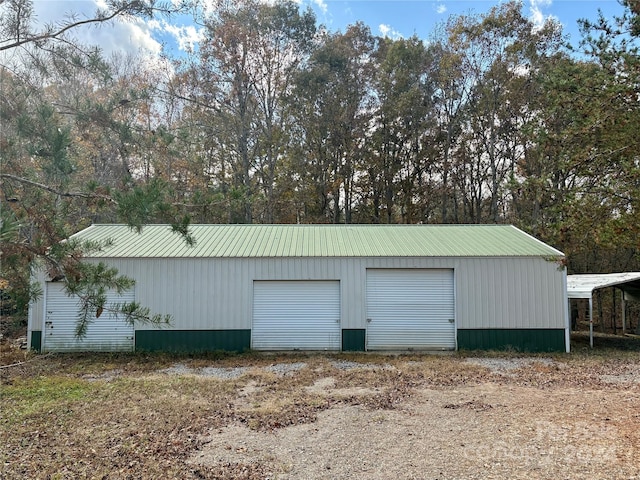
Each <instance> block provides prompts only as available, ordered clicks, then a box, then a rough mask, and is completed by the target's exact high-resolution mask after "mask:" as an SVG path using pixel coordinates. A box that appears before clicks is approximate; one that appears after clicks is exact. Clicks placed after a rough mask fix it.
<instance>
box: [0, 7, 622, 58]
mask: <svg viewBox="0 0 640 480" xmlns="http://www.w3.org/2000/svg"><path fill="white" fill-rule="evenodd" d="M174 1H175V0H174ZM204 1H205V2H206V1H211V0H204ZM265 1H269V0H265ZM297 1H298V2H299V3H300V4H301V7H303V8H304V7H306V6H311V7H312V8H313V10H314V12H315V13H316V16H317V19H318V23H320V24H324V25H326V26H327V27H328V29H329V30H330V31H338V30H340V31H344V30H345V29H346V28H347V26H348V25H350V24H353V23H355V22H357V21H362V22H364V23H365V24H367V25H369V27H370V28H371V32H372V33H373V34H374V35H386V36H389V37H391V38H398V37H405V38H407V37H410V36H411V35H414V34H416V35H418V36H419V37H420V38H423V39H428V37H429V36H430V35H431V34H432V33H433V32H434V30H435V28H436V26H437V25H438V23H441V22H444V21H446V19H447V18H448V16H449V15H461V14H469V13H485V12H488V11H489V10H490V9H491V8H492V7H494V6H496V5H498V4H499V2H498V1H486V0H437V1H434V0H297ZM103 3H104V0H35V2H34V4H35V12H36V14H37V16H38V19H39V21H40V22H42V23H60V22H61V21H63V20H64V19H65V17H66V16H68V15H69V14H71V13H74V14H76V17H77V18H79V19H81V18H84V17H88V16H91V15H92V14H93V12H94V11H95V9H96V7H97V6H100V5H101V4H103ZM523 5H524V13H525V15H527V16H528V17H530V18H531V19H532V20H533V21H534V22H542V21H544V19H546V18H548V17H550V16H551V17H554V18H555V19H556V20H558V21H559V22H560V23H562V25H563V26H564V31H565V33H566V34H568V35H570V38H571V41H572V42H573V43H577V41H578V39H579V33H578V27H577V20H578V19H579V18H588V19H592V20H595V19H596V18H597V15H598V9H602V11H603V13H604V14H605V16H606V17H611V16H612V15H614V14H620V13H621V12H622V11H623V9H622V7H621V6H620V5H619V4H618V2H617V1H616V0H599V1H595V0H523ZM1 14H2V7H1V6H0V15H1ZM75 35H76V37H77V38H79V39H80V40H84V41H86V42H90V43H97V44H98V45H100V46H101V47H102V48H103V50H104V51H105V52H106V53H112V52H136V51H143V52H145V53H146V54H149V55H151V56H156V55H159V54H160V52H161V50H162V48H163V45H164V46H165V47H167V48H168V49H169V50H171V51H173V52H174V53H178V52H179V50H184V49H185V48H187V47H188V46H189V45H193V44H194V42H197V40H198V38H199V35H198V29H197V27H196V26H195V25H193V24H192V23H190V22H189V21H188V19H186V18H185V17H181V18H176V19H174V20H173V21H172V22H167V21H165V20H162V19H160V20H154V21H151V22H142V21H129V22H119V23H117V24H114V25H111V26H107V27H103V28H100V29H97V28H90V29H83V30H78V31H76V32H75Z"/></svg>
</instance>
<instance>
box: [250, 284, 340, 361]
mask: <svg viewBox="0 0 640 480" xmlns="http://www.w3.org/2000/svg"><path fill="white" fill-rule="evenodd" d="M340 333H341V332H340V282H338V281H297V280H295V281H255V282H253V328H252V329H251V348H253V349H255V350H294V349H295V350H298V349H299V350H340V344H341V339H340Z"/></svg>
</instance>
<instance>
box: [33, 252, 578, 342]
mask: <svg viewBox="0 0 640 480" xmlns="http://www.w3.org/2000/svg"><path fill="white" fill-rule="evenodd" d="M103 260H104V261H107V262H108V263H109V264H110V265H113V266H115V267H116V268H118V270H119V271H120V272H121V273H123V274H125V275H128V276H130V277H133V278H134V279H136V281H137V284H136V300H137V301H138V302H141V303H142V304H143V305H146V306H148V307H150V308H151V310H152V311H154V312H157V313H163V314H164V313H169V314H171V315H173V317H174V324H173V327H172V328H173V329H176V330H182V329H250V328H251V318H252V299H253V291H252V289H253V281H254V280H340V288H341V292H340V298H341V312H342V322H341V325H342V328H345V329H358V328H366V308H365V307H366V305H365V303H366V295H365V294H366V270H367V268H447V269H454V275H455V296H456V304H455V305H456V326H457V328H458V329H461V328H565V324H564V309H565V300H564V297H563V291H564V290H563V289H564V285H563V278H564V273H563V272H562V271H560V270H558V266H557V264H556V263H554V262H552V261H546V260H544V259H542V258H513V257H510V258H290V259H282V258H277V259H262V258H261V259H207V258H195V259H186V258H182V259H121V260H108V259H103ZM41 304H42V299H41V300H40V301H39V302H36V304H34V305H33V306H32V307H33V308H32V318H31V328H30V330H42V318H43V311H42V305H41Z"/></svg>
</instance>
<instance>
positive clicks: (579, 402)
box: [190, 358, 640, 480]
mask: <svg viewBox="0 0 640 480" xmlns="http://www.w3.org/2000/svg"><path fill="white" fill-rule="evenodd" d="M408 363H409V364H410V365H408V366H407V365H403V366H404V367H405V368H406V367H408V368H417V369H419V364H418V363H415V364H412V362H411V361H409V362H408ZM464 363H468V364H471V365H474V366H477V367H479V368H480V369H483V368H485V369H486V370H487V371H488V373H489V377H490V378H488V379H487V380H488V381H482V382H479V383H476V382H472V384H466V382H465V381H464V378H461V379H460V382H457V383H454V384H453V385H432V386H428V387H427V386H422V385H421V386H418V385H416V386H415V387H414V388H413V389H412V391H411V393H410V394H409V395H407V396H406V397H404V398H402V399H401V400H399V401H398V402H397V403H396V404H395V405H394V406H393V408H371V406H367V405H366V401H363V403H364V405H358V404H356V405H353V404H349V403H347V404H337V405H335V406H334V407H333V408H329V409H326V410H323V411H322V412H320V413H319V414H318V415H317V419H316V420H315V421H314V422H311V423H303V424H297V425H291V426H287V427H283V428H276V429H257V430H256V429H252V428H251V427H250V426H248V425H247V424H246V423H241V422H236V423H232V424H229V425H225V426H224V427H222V428H216V429H212V431H211V432H210V433H209V435H207V436H206V440H205V444H204V445H203V446H202V447H201V448H200V449H199V450H198V451H197V452H194V453H193V455H192V456H191V458H190V462H193V463H194V464H196V465H207V466H220V465H229V466H232V465H253V466H254V467H255V468H257V470H259V471H260V472H261V475H263V478H278V479H303V478H304V479H494V478H495V479H507V478H509V479H516V478H517V479H553V480H556V479H581V478H585V479H586V478H590V479H594V478H601V479H632V478H640V408H639V407H640V403H639V402H638V400H639V399H640V397H639V396H638V383H637V382H638V381H640V367H639V368H636V366H634V365H628V366H627V367H625V368H623V370H622V371H620V370H618V371H617V372H614V373H604V372H603V373H601V374H600V375H599V377H600V378H599V380H601V381H602V383H599V382H598V381H597V380H598V379H597V378H593V379H591V382H587V383H599V387H601V388H597V389H592V388H576V387H575V386H570V385H554V384H553V383H555V382H554V378H553V377H556V376H558V374H559V376H560V377H562V369H563V368H566V365H564V364H563V363H561V362H557V361H554V360H550V359H547V358H533V359H531V358H528V359H521V358H511V359H479V358H471V359H466V360H464ZM365 368H370V369H372V370H374V371H375V370H376V369H377V368H380V369H382V368H386V369H391V370H394V368H391V367H389V366H372V365H365ZM545 372H547V373H550V375H549V380H550V383H551V384H550V385H547V386H544V385H542V386H541V385H532V386H529V385H527V383H537V382H535V381H532V382H530V381H529V379H531V377H534V378H535V377H540V376H544V374H545ZM551 373H555V374H551ZM566 373H567V374H569V375H570V373H569V372H566ZM555 380H557V378H555ZM567 380H570V379H567ZM574 380H577V379H574ZM339 383H340V382H339V381H337V380H336V379H335V378H333V377H320V378H317V379H316V380H315V381H314V383H313V384H312V385H310V386H308V387H306V390H307V391H311V392H314V393H316V394H319V395H322V396H326V397H327V398H333V399H335V398H349V397H352V396H354V395H357V396H359V397H360V398H363V397H364V398H366V397H367V396H369V397H375V396H376V395H379V393H380V390H379V389H375V388H367V387H366V386H359V387H348V388H340V386H339ZM567 383H573V382H571V381H568V382H567ZM607 387H609V388H607ZM260 388H261V387H258V386H256V385H249V388H248V391H247V392H245V393H244V394H241V395H240V397H239V398H238V400H237V401H238V402H239V404H246V403H247V402H250V401H251V397H252V396H253V395H255V394H256V393H257V392H258V391H259V390H260ZM241 408H242V407H241Z"/></svg>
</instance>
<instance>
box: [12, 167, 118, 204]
mask: <svg viewBox="0 0 640 480" xmlns="http://www.w3.org/2000/svg"><path fill="white" fill-rule="evenodd" d="M0 178H3V179H6V180H13V181H15V182H18V183H22V184H24V185H29V186H32V187H36V188H39V189H41V190H46V191H47V192H50V193H53V194H54V195H58V196H60V197H72V198H73V197H75V198H89V199H98V200H106V201H108V202H110V203H113V204H116V205H117V204H118V202H117V201H116V200H114V199H113V198H111V197H110V196H108V195H101V194H99V193H88V192H63V191H61V190H58V189H56V188H53V187H50V186H49V185H45V184H44V183H39V182H35V181H33V180H28V179H26V178H22V177H18V176H16V175H12V174H10V173H0Z"/></svg>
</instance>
